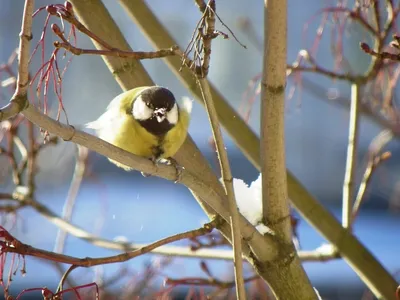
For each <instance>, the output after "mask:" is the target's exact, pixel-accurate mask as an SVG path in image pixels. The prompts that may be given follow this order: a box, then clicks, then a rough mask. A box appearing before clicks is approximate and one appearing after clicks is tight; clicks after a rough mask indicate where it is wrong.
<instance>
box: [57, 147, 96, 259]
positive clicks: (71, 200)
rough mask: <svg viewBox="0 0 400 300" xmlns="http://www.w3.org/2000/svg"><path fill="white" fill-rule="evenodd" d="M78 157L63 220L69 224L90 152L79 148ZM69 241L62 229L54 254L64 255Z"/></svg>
mask: <svg viewBox="0 0 400 300" xmlns="http://www.w3.org/2000/svg"><path fill="white" fill-rule="evenodd" d="M77 152H78V153H77V157H76V162H75V170H74V174H73V176H72V180H71V185H70V187H69V190H68V195H67V198H66V200H65V203H64V207H63V212H62V218H63V219H64V220H65V221H66V222H69V221H70V220H71V217H72V213H73V210H74V206H75V202H76V197H77V195H78V191H79V189H80V186H81V183H82V180H83V176H84V174H85V170H86V164H87V158H88V154H89V150H88V149H87V148H85V147H82V146H79V145H78V146H77ZM66 239H67V232H66V231H65V230H62V228H60V229H59V230H58V232H57V237H56V241H55V243H54V250H53V251H54V252H58V253H63V251H64V246H65V241H66Z"/></svg>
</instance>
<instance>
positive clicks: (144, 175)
mask: <svg viewBox="0 0 400 300" xmlns="http://www.w3.org/2000/svg"><path fill="white" fill-rule="evenodd" d="M149 160H150V161H151V162H152V163H153V164H154V166H155V167H156V168H157V166H158V164H159V162H160V161H159V159H157V158H155V157H152V158H149ZM140 173H142V176H143V177H150V176H151V174H149V173H145V172H140Z"/></svg>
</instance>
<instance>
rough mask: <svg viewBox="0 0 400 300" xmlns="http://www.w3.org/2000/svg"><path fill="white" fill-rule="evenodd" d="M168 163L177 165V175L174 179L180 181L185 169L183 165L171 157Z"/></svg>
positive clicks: (176, 181) (175, 181)
mask: <svg viewBox="0 0 400 300" xmlns="http://www.w3.org/2000/svg"><path fill="white" fill-rule="evenodd" d="M168 165H172V166H174V167H175V170H176V177H175V180H174V183H179V182H180V181H181V179H182V171H183V170H184V169H185V168H184V167H183V166H181V165H180V164H179V163H178V162H177V161H176V160H175V159H174V158H172V157H170V158H168Z"/></svg>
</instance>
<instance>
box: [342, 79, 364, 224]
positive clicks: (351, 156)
mask: <svg viewBox="0 0 400 300" xmlns="http://www.w3.org/2000/svg"><path fill="white" fill-rule="evenodd" d="M360 102H361V95H360V86H359V85H358V84H356V83H353V84H352V85H351V104H350V120H349V135H348V143H347V158H346V171H345V177H344V183H343V200H342V225H343V227H344V228H350V224H351V211H352V207H353V201H354V181H355V177H356V171H357V146H358V127H359V123H360V120H359V115H360V114H359V107H360Z"/></svg>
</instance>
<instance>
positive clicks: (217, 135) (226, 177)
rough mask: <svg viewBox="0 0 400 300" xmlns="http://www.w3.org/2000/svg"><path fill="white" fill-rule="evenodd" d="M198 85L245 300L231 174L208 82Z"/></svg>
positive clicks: (239, 288) (239, 286) (239, 295)
mask: <svg viewBox="0 0 400 300" xmlns="http://www.w3.org/2000/svg"><path fill="white" fill-rule="evenodd" d="M199 85H200V89H201V92H202V94H203V98H204V103H205V105H206V109H207V114H208V118H209V121H210V124H211V129H212V133H213V136H214V141H215V145H216V148H217V154H218V158H219V159H218V161H219V163H220V169H221V174H222V180H223V183H224V187H225V192H226V194H227V197H228V201H229V211H230V214H231V216H230V224H231V228H232V246H233V251H234V261H233V262H234V266H235V282H236V287H237V289H236V295H237V298H238V299H246V290H245V287H244V283H243V259H242V238H241V234H240V225H239V211H238V207H237V204H236V200H235V191H234V189H233V179H232V173H231V169H230V166H229V159H228V154H227V152H226V148H225V145H224V140H223V138H222V133H221V129H220V127H219V121H218V116H217V112H216V110H215V106H214V103H213V100H212V96H211V93H210V87H209V86H208V82H207V81H206V80H204V79H201V78H199Z"/></svg>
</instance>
